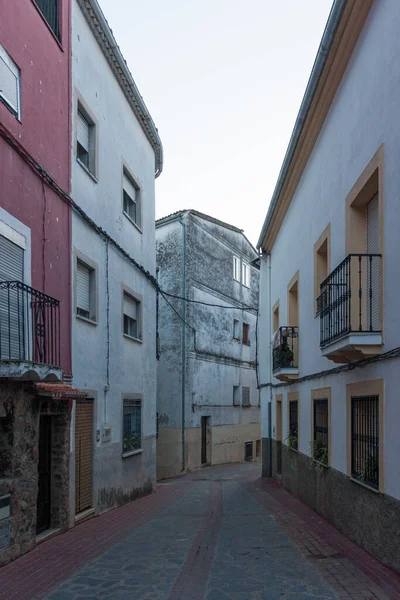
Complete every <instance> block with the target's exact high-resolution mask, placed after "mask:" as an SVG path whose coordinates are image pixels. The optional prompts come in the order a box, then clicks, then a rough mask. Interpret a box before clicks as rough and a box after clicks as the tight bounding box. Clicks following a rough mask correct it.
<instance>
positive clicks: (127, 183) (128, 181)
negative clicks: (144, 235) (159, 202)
mask: <svg viewBox="0 0 400 600" xmlns="http://www.w3.org/2000/svg"><path fill="white" fill-rule="evenodd" d="M132 188H133V189H134V190H135V193H134V198H132V193H131V190H132ZM125 194H126V195H127V198H128V199H127V201H128V203H132V204H134V205H135V208H136V210H135V213H136V214H135V217H133V216H132V215H131V214H130V212H129V210H125ZM141 200H142V193H141V189H140V186H139V184H138V183H137V181H136V179H135V178H134V177H133V176H132V175H131V173H130V172H129V171H128V169H127V168H126V167H124V168H123V170H122V212H123V213H124V215H125V217H126V218H127V219H128V220H129V221H130V222H131V223H132V224H133V225H135V227H137V228H138V229H139V231H140V232H141V231H142V230H141V225H142V219H141V217H142V202H141Z"/></svg>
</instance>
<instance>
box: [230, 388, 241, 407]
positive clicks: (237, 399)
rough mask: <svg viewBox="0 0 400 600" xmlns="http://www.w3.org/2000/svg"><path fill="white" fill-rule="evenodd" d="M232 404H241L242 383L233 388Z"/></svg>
mask: <svg viewBox="0 0 400 600" xmlns="http://www.w3.org/2000/svg"><path fill="white" fill-rule="evenodd" d="M232 405H233V406H240V385H234V386H233V390H232Z"/></svg>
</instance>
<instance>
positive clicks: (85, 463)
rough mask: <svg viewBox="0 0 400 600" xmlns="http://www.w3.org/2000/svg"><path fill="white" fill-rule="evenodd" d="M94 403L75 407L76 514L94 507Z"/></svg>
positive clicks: (79, 404)
mask: <svg viewBox="0 0 400 600" xmlns="http://www.w3.org/2000/svg"><path fill="white" fill-rule="evenodd" d="M92 457H93V401H92V400H89V399H88V400H77V402H76V407H75V513H76V514H78V513H80V512H82V511H84V510H86V509H88V508H91V506H92Z"/></svg>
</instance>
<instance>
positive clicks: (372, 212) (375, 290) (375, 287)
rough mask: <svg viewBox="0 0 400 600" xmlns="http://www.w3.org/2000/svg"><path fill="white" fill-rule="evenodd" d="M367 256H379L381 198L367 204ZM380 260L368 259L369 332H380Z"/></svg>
mask: <svg viewBox="0 0 400 600" xmlns="http://www.w3.org/2000/svg"><path fill="white" fill-rule="evenodd" d="M366 241H367V244H366V245H367V254H379V250H380V247H379V196H378V194H376V196H374V198H372V200H371V201H370V202H369V203H368V204H367V240H366ZM379 266H380V263H379V258H378V257H372V258H370V259H368V258H367V331H379V330H380V329H381V327H380V315H379V293H380V289H379V288H380V284H379Z"/></svg>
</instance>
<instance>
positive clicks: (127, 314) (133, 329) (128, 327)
mask: <svg viewBox="0 0 400 600" xmlns="http://www.w3.org/2000/svg"><path fill="white" fill-rule="evenodd" d="M139 310H140V302H138V300H135V298H132V296H130V295H129V294H127V293H126V292H124V297H123V314H124V334H125V335H128V336H129V337H132V338H136V339H139V338H140V332H139V327H138V321H139Z"/></svg>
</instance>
